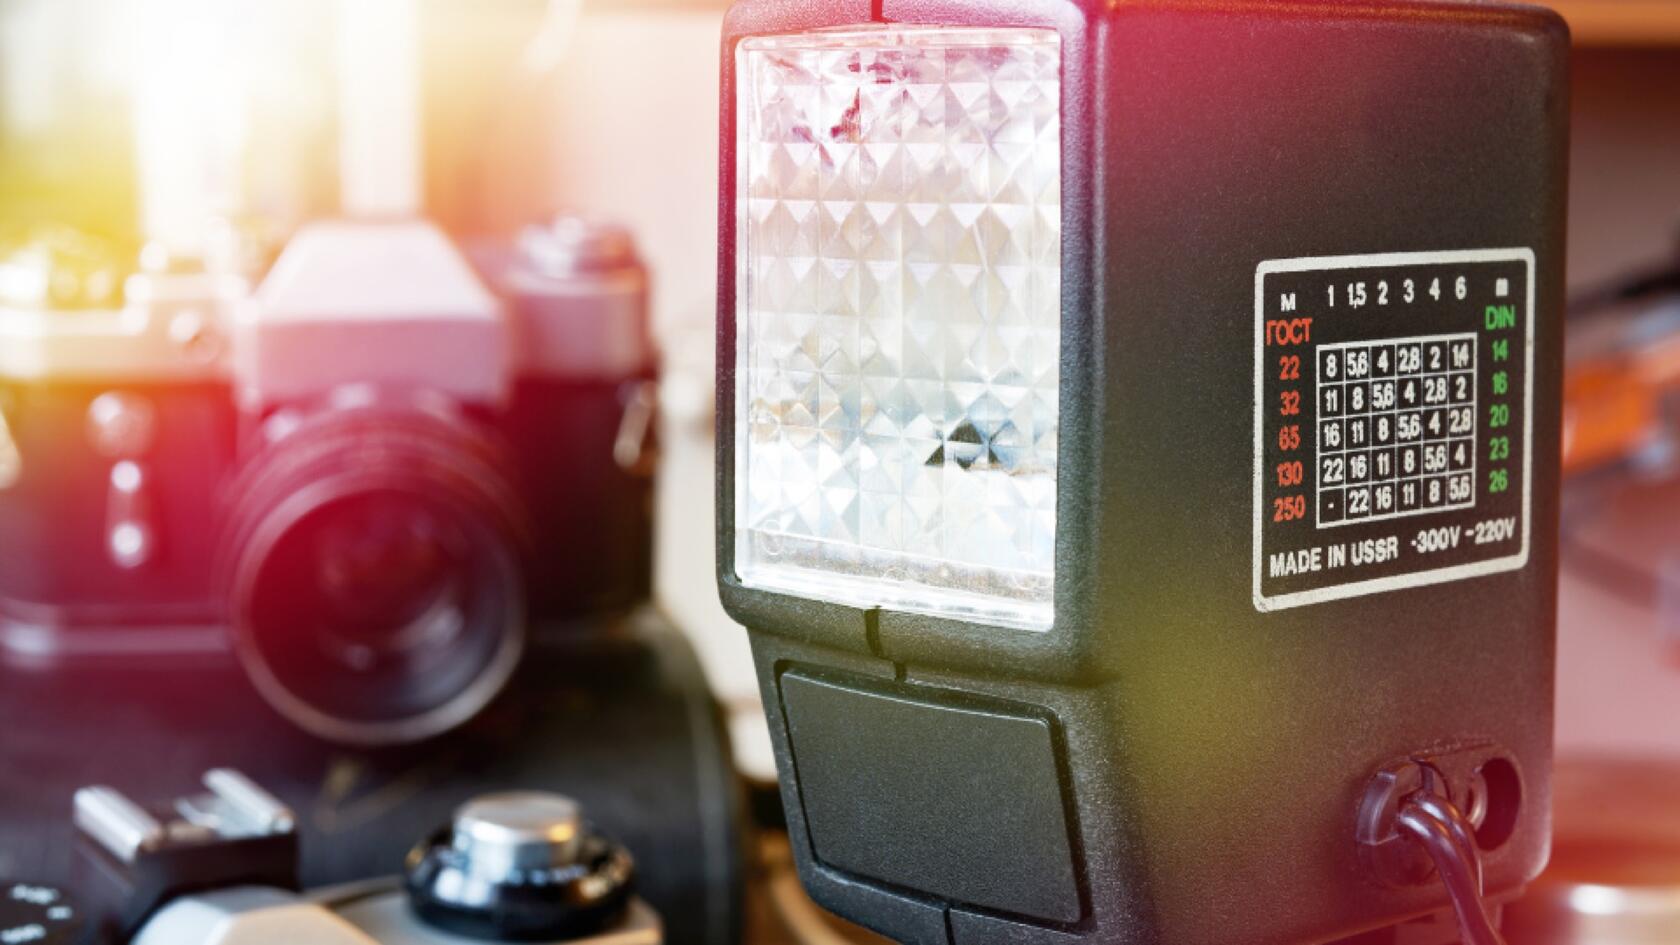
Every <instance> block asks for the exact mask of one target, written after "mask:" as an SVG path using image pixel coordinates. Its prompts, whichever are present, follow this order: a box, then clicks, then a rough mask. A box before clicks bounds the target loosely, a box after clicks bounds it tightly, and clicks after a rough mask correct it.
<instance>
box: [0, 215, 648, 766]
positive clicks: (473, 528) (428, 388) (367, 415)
mask: <svg viewBox="0 0 1680 945" xmlns="http://www.w3.org/2000/svg"><path fill="white" fill-rule="evenodd" d="M496 249H497V250H498V252H497V253H495V254H493V256H492V258H490V259H489V261H488V262H487V264H486V265H485V266H484V267H483V271H482V272H481V271H478V270H475V269H474V268H473V267H472V266H470V265H469V263H468V261H467V259H466V257H465V256H464V255H463V254H462V253H461V252H460V251H459V250H458V249H457V248H456V247H455V246H453V245H452V244H451V243H450V241H449V240H448V239H447V238H446V237H445V236H444V235H443V234H442V233H441V232H440V231H438V230H437V229H436V228H434V227H432V226H430V225H427V224H424V223H389V224H350V223H321V224H315V225H312V226H310V227H307V228H305V229H304V230H302V231H301V232H300V233H299V234H298V235H297V236H296V237H294V238H293V240H292V241H291V242H290V244H289V245H288V246H287V248H286V250H285V252H284V253H282V255H281V256H280V258H279V259H278V260H277V261H276V263H275V265H274V267H273V268H272V270H271V271H270V272H269V273H268V275H267V276H266V278H265V279H264V281H263V283H262V285H261V286H260V287H259V288H258V290H257V291H256V292H254V293H248V292H246V291H245V288H244V286H243V285H242V284H241V283H240V280H238V279H233V278H230V277H225V276H218V275H214V274H210V273H206V272H203V271H191V270H187V271H169V270H159V271H143V272H141V273H139V274H137V275H134V276H132V277H130V278H129V280H128V289H127V293H126V295H127V298H126V301H125V303H124V305H123V306H121V307H118V308H109V307H107V308H100V307H87V308H83V309H78V310H60V309H55V308H53V307H50V306H48V305H45V304H41V305H27V304H19V303H17V302H15V301H14V303H13V304H12V305H11V306H10V307H9V308H7V309H6V310H3V311H0V345H4V350H0V415H3V416H4V423H3V425H0V434H4V435H3V436H0V440H4V441H5V443H4V444H3V445H5V446H8V447H9V450H7V452H8V454H9V455H11V456H13V457H14V459H15V461H14V462H13V463H12V464H11V465H10V467H9V468H10V470H11V472H12V475H9V476H6V477H4V479H5V480H6V481H4V482H0V645H3V651H4V656H5V658H6V659H7V660H8V661H9V662H11V663H13V664H14V665H21V666H23V667H25V668H30V667H33V668H35V669H38V670H39V671H43V672H51V671H54V668H55V667H57V666H61V665H65V664H67V663H89V662H97V661H99V660H105V661H107V662H110V661H113V660H116V661H121V662H123V663H124V665H138V664H136V663H135V662H134V661H135V660H136V659H141V660H144V659H145V658H148V657H149V658H153V661H154V662H155V663H157V664H158V665H159V667H160V668H165V669H167V668H169V667H172V666H175V665H176V664H178V663H179V662H180V661H181V660H182V659H185V658H188V657H194V656H198V657H205V656H209V657H212V658H219V656H220V655H221V654H225V653H227V652H229V651H231V652H233V653H234V654H235V655H237V656H238V658H239V660H240V662H241V664H242V665H243V667H244V669H245V670H246V672H247V674H248V675H249V676H250V677H251V679H252V681H253V683H254V684H255V685H256V687H257V688H258V689H259V690H260V691H261V692H262V694H263V695H264V697H265V698H266V699H267V700H268V701H269V703H270V704H271V705H273V706H274V707H275V708H276V709H278V710H279V711H280V712H281V713H282V714H284V715H285V716H287V717H288V718H289V719H291V720H292V721H293V722H295V723H297V724H299V725H300V726H301V727H303V728H304V729H306V730H308V731H309V732H311V733H313V734H315V735H317V736H320V737H324V738H328V739H331V740H334V741H340V742H345V743H354V744H369V745H374V744H389V743H397V742H412V741H417V740H422V739H425V738H428V737H431V736H434V735H437V734H440V733H442V732H444V731H447V730H449V729H451V728H453V727H455V726H457V725H459V724H461V723H463V722H465V721H466V720H468V719H469V718H471V717H472V716H473V715H475V714H476V713H477V712H478V711H479V710H480V709H481V708H483V707H484V705H486V704H487V703H488V702H489V701H490V700H491V699H492V698H494V696H495V695H496V694H497V693H498V692H499V691H500V690H501V689H502V687H503V685H504V684H505V682H506V681H507V680H508V678H509V677H510V676H511V674H512V673H513V672H514V670H515V669H516V667H517V665H518V664H519V662H520V659H521V655H522V653H523V652H524V648H525V645H526V642H527V637H528V635H529V634H528V627H529V626H530V625H533V624H538V625H543V626H549V627H564V626H566V625H568V624H581V623H586V622H589V621H601V620H608V621H610V620H614V619H617V618H620V617H622V616H624V615H626V614H628V613H629V612H630V611H631V610H632V609H633V608H635V607H636V606H638V605H639V604H640V603H641V602H643V601H645V600H646V599H647V597H648V594H649V582H650V576H651V545H652V477H651V473H652V467H653V463H654V444H653V442H652V436H653V427H654V411H655V410H656V408H657V398H656V394H655V381H656V377H657V362H656V357H655V354H654V349H653V345H652V343H651V341H650V336H649V334H648V325H647V310H646V299H647V283H646V275H645V271H644V270H643V269H642V267H641V265H640V263H639V261H638V260H637V258H636V256H635V253H634V250H633V246H632V244H631V243H630V242H629V239H628V236H627V235H626V234H624V233H623V232H622V231H618V230H616V229H612V228H607V227H601V226H593V225H588V224H583V223H581V222H579V221H565V222H562V223H561V224H558V225H556V226H554V227H544V228H532V229H531V230H529V231H527V232H526V233H524V234H523V235H522V236H521V238H520V241H519V243H518V244H517V245H514V246H501V247H497V248H496ZM487 283H488V285H487Z"/></svg>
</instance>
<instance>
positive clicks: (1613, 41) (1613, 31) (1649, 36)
mask: <svg viewBox="0 0 1680 945" xmlns="http://www.w3.org/2000/svg"><path fill="white" fill-rule="evenodd" d="M1550 6H1551V7H1552V9H1554V10H1556V11H1558V12H1559V13H1561V14H1563V17H1564V19H1566V20H1568V21H1569V29H1570V31H1571V32H1572V33H1574V35H1575V44H1576V45H1578V46H1680V2H1676V0H1550Z"/></svg>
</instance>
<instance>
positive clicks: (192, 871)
mask: <svg viewBox="0 0 1680 945" xmlns="http://www.w3.org/2000/svg"><path fill="white" fill-rule="evenodd" d="M203 784H204V787H205V789H206V790H205V792H204V793H202V794H196V795H190V796H187V797H183V798H180V799H178V800H176V801H175V803H174V804H173V807H172V809H170V810H167V811H156V810H150V809H147V808H145V807H142V806H140V805H139V804H136V803H135V802H133V801H132V800H130V799H129V798H128V797H126V796H125V795H123V794H122V793H121V792H119V791H116V790H114V789H112V788H108V787H85V788H82V789H80V790H78V791H77V792H76V794H75V802H74V824H75V827H76V832H77V834H78V837H79V839H80V841H81V843H80V845H79V846H78V848H77V854H78V855H77V858H76V861H75V865H76V872H77V883H76V888H77V889H78V890H79V891H80V892H81V894H82V895H83V896H85V897H86V898H87V900H88V908H89V910H90V911H91V912H92V913H93V914H94V915H93V919H92V921H93V922H94V923H95V925H96V926H97V932H98V934H100V935H105V936H114V937H116V938H118V939H120V940H123V941H127V940H129V939H130V938H131V937H133V936H136V935H138V934H139V932H140V930H141V928H142V926H143V925H145V924H147V923H148V922H149V921H150V920H151V917H152V915H153V913H154V912H156V910H157V909H158V908H159V907H160V906H163V905H165V904H166V903H168V902H169V901H171V900H172V899H173V898H174V897H176V896H178V895H179V894H181V893H182V892H183V891H186V890H193V889H202V888H205V887H206V886H210V885H215V884H219V883H222V882H224V881H227V880H230V879H231V880H234V881H239V882H244V883H258V884H263V885H269V886H274V887H278V888H282V889H291V888H296V885H297V821H296V817H295V816H294V815H293V814H292V812H291V810H290V809H289V808H287V807H286V806H285V805H284V804H282V803H280V802H279V801H278V800H276V799H275V798H274V797H273V796H272V795H270V794H269V793H268V792H267V791H265V790H263V789H262V788H261V787H260V786H258V785H257V784H256V783H254V782H252V781H251V780H250V779H248V778H246V777H245V776H244V775H242V774H240V773H239V772H237V771H232V770H228V769H214V770H211V771H209V772H206V773H205V775H204V778H203Z"/></svg>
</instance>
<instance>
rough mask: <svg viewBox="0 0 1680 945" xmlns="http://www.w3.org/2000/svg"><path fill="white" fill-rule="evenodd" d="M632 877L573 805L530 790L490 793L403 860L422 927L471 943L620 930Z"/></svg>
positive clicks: (612, 846)
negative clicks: (471, 940) (459, 936)
mask: <svg viewBox="0 0 1680 945" xmlns="http://www.w3.org/2000/svg"><path fill="white" fill-rule="evenodd" d="M634 873H635V868H634V864H633V862H632V860H631V858H630V854H629V853H628V852H627V851H626V850H625V849H624V848H623V847H622V846H619V845H618V844H617V843H614V842H612V841H611V840H608V839H607V838H605V837H602V836H600V835H599V834H595V833H592V832H591V831H590V830H589V828H588V826H587V825H586V824H585V823H584V820H583V816H582V812H581V810H580V809H579V807H578V804H577V802H575V801H573V800H571V799H570V798H567V797H562V796H560V795H557V794H544V793H538V792H532V791H524V792H511V793H505V794H491V795H487V796H485V797H481V798H478V799H476V800H473V801H471V802H469V803H467V804H466V805H464V806H462V807H461V808H460V809H459V810H457V811H456V812H455V818H454V820H453V821H452V822H451V823H450V825H449V826H448V827H446V828H444V829H443V830H440V831H438V832H437V833H436V834H434V835H433V836H432V838H431V839H429V840H427V841H426V842H425V843H422V844H421V845H420V846H418V847H416V848H415V849H414V850H413V852H411V853H410V854H409V856H408V875H407V888H408V895H409V900H410V902H411V903H412V904H413V906H414V909H415V911H416V912H417V913H419V915H420V916H421V917H422V918H423V919H425V920H426V921H427V922H428V923H430V924H432V925H434V926H437V927H439V928H443V929H447V930H449V931H453V932H457V933H459V934H463V935H467V936H469V937H474V938H483V939H490V940H502V939H536V938H549V939H568V938H574V937H578V936H582V935H588V934H590V933H593V932H595V931H598V930H600V929H602V928H604V927H606V926H608V925H610V924H611V923H613V922H615V921H617V920H618V919H619V918H620V917H621V916H622V915H623V914H624V911H625V908H626V906H627V905H628V904H629V901H630V893H631V881H632V879H633V877H634Z"/></svg>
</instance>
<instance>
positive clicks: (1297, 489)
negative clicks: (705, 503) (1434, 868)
mask: <svg viewBox="0 0 1680 945" xmlns="http://www.w3.org/2000/svg"><path fill="white" fill-rule="evenodd" d="M1568 47H1569V37H1568V33H1567V29H1566V28H1565V27H1564V25H1563V23H1562V21H1561V20H1560V19H1559V18H1558V17H1557V16H1556V15H1554V14H1552V13H1550V12H1548V11H1544V10H1541V9H1538V8H1533V7H1527V6H1520V5H1515V4H1505V3H1453V2H1445V3H1424V2H1396V0H1389V2H1380V3H1374V4H1363V5H1358V6H1349V5H1343V4H1334V3H1315V2H1309V3H1298V4H1271V3H1259V2H1237V3H1226V2H1222V3H1211V2H1210V3H1195V2H1174V0H1162V2H1148V3H1096V2H1081V0H1008V2H1004V0H997V2H963V3H958V2H952V0H876V2H873V3H871V2H862V0H854V2H836V3H828V4H820V5H813V4H809V3H802V2H792V0H741V2H738V3H736V4H735V6H734V7H733V8H732V9H731V11H730V13H729V15H728V17H727V20H726V26H725V35H724V40H723V85H722V89H723V96H722V110H721V122H722V135H721V141H720V143H721V147H722V161H721V167H720V176H721V187H720V207H719V229H720V236H721V258H720V270H719V293H720V302H719V330H718V349H719V359H718V380H719V382H718V417H719V421H718V422H719V436H718V439H719V445H718V471H719V486H718V508H719V515H718V522H719V528H718V548H717V551H718V561H719V566H718V567H719V574H718V577H719V586H720V590H721V594H722V597H723V601H724V604H725V606H726V608H727V609H728V610H729V612H730V613H731V614H732V615H733V616H734V617H735V619H736V620H738V621H739V622H740V623H742V624H744V625H745V626H746V627H747V629H748V631H749V634H750V636H751V640H752V644H753V649H754V653H755V659H756V662H757V666H758V672H759V677H760V685H761V689H762V692H763V695H764V699H765V704H766V706H767V709H768V714H769V718H770V727H771V733H772V738H773V741H774V745H775V749H776V754H777V760H778V766H779V771H780V775H781V786H782V799H783V803H784V805H785V806H786V809H787V812H788V823H789V830H790V833H791V835H792V841H793V849H794V854H795V857H796V860H797V863H798V866H799V871H800V874H801V877H802V879H803V881H804V883H805V885H806V887H807V888H808V889H809V890H810V892H811V894H812V895H813V897H814V898H815V899H816V900H817V901H818V902H819V903H821V904H822V905H824V906H826V907H828V908H829V909H832V910H833V911H835V912H837V913H839V914H840V915H842V916H845V917H846V918H848V919H851V920H853V921H856V922H859V923H861V924H863V925H865V926H868V927H870V928H872V929H874V930H876V931H879V932H881V933H883V934H886V935H888V936H890V937H892V938H895V939H897V940H900V941H907V942H927V943H955V945H980V943H992V942H1011V943H1052V942H1055V943H1070V942H1074V941H1093V942H1109V943H1145V942H1148V943H1166V945H1175V943H1183V945H1188V943H1196V945H1223V943H1231V945H1235V943H1249V945H1252V943H1273V945H1285V943H1303V942H1329V941H1335V940H1339V939H1343V938H1349V937H1353V936H1358V935H1363V934H1367V933H1370V934H1372V935H1376V936H1388V937H1379V938H1372V939H1370V940H1371V941H1388V940H1390V938H1391V937H1394V936H1400V935H1402V934H1404V935H1405V936H1409V937H1407V938H1406V939H1405V940H1406V941H1442V942H1446V941H1455V940H1456V935H1457V932H1456V930H1455V929H1454V928H1453V927H1452V923H1451V921H1450V919H1447V920H1443V919H1442V916H1443V915H1450V913H1449V909H1450V905H1451V904H1450V902H1449V900H1448V898H1447V894H1446V892H1445V889H1444V888H1443V887H1442V885H1441V884H1440V882H1439V881H1438V880H1436V879H1434V878H1433V877H1430V876H1429V875H1428V873H1427V871H1423V872H1421V873H1420V872H1419V871H1417V870H1412V869H1410V868H1409V867H1408V865H1407V864H1406V863H1401V864H1399V867H1401V868H1390V867H1393V866H1395V864H1392V863H1389V862H1388V860H1387V859H1386V858H1388V857H1389V856H1390V855H1391V854H1392V852H1393V850H1394V847H1393V846H1391V845H1390V844H1391V841H1393V840H1394V837H1393V836H1392V834H1391V833H1384V830H1385V829H1386V828H1385V827H1384V825H1383V824H1381V823H1380V822H1378V823H1376V824H1375V825H1374V826H1373V823H1370V822H1366V823H1363V824H1362V822H1361V819H1360V812H1361V806H1362V804H1364V803H1366V798H1367V796H1368V792H1370V791H1371V789H1372V785H1373V784H1374V783H1381V780H1382V779H1383V778H1384V777H1387V776H1389V775H1390V774H1392V772H1394V771H1396V770H1400V767H1401V766H1411V767H1410V768H1408V770H1418V771H1424V772H1428V775H1427V777H1425V780H1426V781H1428V782H1429V783H1431V784H1433V785H1435V786H1436V787H1437V788H1438V789H1439V790H1440V791H1441V793H1442V794H1444V795H1445V796H1446V797H1448V798H1449V799H1450V800H1451V801H1452V802H1453V804H1454V805H1456V806H1457V807H1459V808H1460V809H1461V810H1463V811H1464V812H1465V813H1466V816H1467V817H1468V818H1469V819H1470V820H1471V821H1472V822H1473V823H1474V824H1475V825H1476V829H1477V845H1478V846H1479V847H1480V855H1481V858H1482V860H1483V863H1484V865H1485V869H1486V879H1487V884H1486V885H1487V890H1488V895H1489V897H1490V898H1491V899H1493V900H1495V901H1499V900H1501V899H1503V898H1507V897H1509V896H1512V895H1514V894H1515V893H1516V892H1518V891H1519V890H1520V889H1521V888H1522V887H1523V886H1524V884H1526V883H1527V882H1528V881H1529V880H1531V879H1532V878H1533V877H1534V876H1535V875H1536V874H1537V873H1538V872H1539V871H1540V869H1541V868H1542V867H1543V865H1544V863H1545V861H1546V857H1547V852H1548V833H1549V816H1550V815H1549V810H1548V806H1549V783H1550V764H1551V737H1552V735H1551V729H1552V724H1551V723H1552V683H1553V660H1554V632H1555V621H1556V612H1555V611H1556V569H1557V547H1556V520H1557V514H1558V501H1557V490H1558V481H1559V469H1558V459H1557V457H1558V455H1559V442H1560V440H1559V437H1560V422H1559V403H1560V397H1561V393H1560V385H1561V364H1562V334H1563V289H1564V286H1563V271H1564V266H1563V263H1564V229H1565V205H1566V153H1567V136H1568V127H1567V121H1568V118H1567V114H1568V61H1567V56H1568ZM1389 826H1391V825H1389ZM1402 928H1403V929H1404V932H1403V933H1402V932H1400V931H1395V930H1398V929H1402ZM1364 940H1365V939H1361V941H1364Z"/></svg>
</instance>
